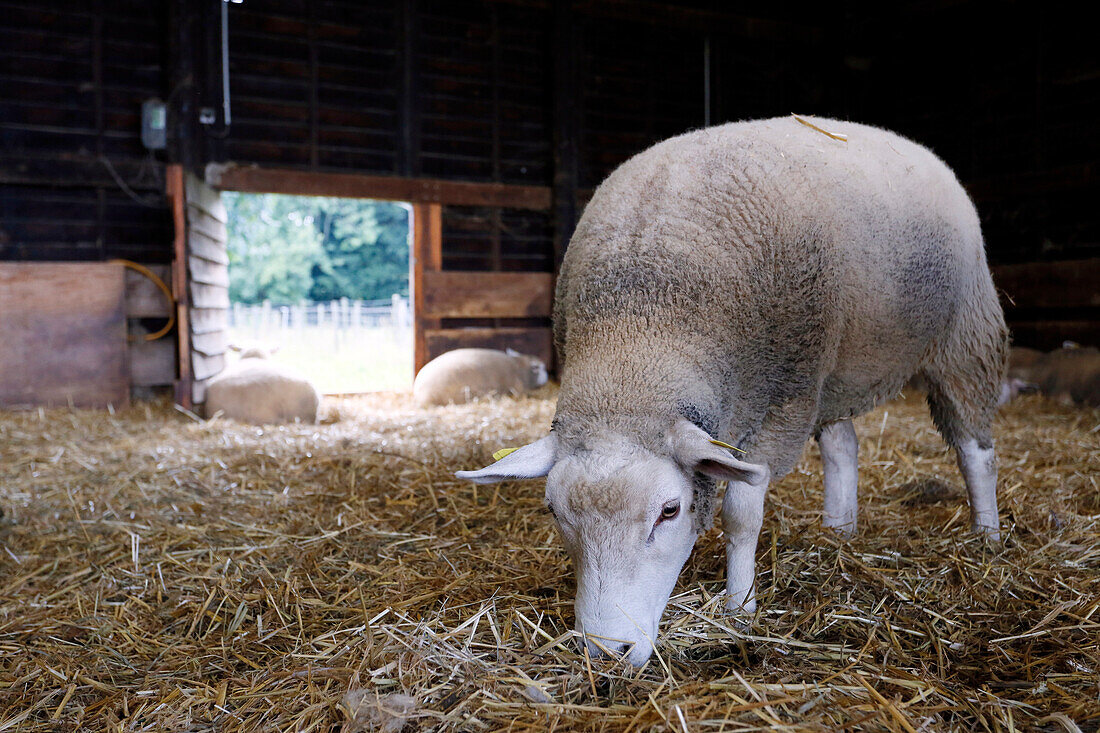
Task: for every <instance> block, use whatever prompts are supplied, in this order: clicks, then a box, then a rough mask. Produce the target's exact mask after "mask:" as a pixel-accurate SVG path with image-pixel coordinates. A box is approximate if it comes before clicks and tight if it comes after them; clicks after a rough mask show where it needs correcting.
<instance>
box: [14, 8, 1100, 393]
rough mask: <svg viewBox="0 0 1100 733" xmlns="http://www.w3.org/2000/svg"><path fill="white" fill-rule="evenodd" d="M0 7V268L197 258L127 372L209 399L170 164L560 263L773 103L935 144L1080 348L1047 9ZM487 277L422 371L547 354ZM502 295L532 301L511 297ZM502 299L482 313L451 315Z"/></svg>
mask: <svg viewBox="0 0 1100 733" xmlns="http://www.w3.org/2000/svg"><path fill="white" fill-rule="evenodd" d="M223 6H224V7H223ZM3 10H4V17H3V19H2V20H0V22H2V23H3V29H2V31H0V32H2V33H3V42H2V43H0V54H2V56H0V58H3V67H2V69H0V84H2V85H3V94H2V95H0V98H2V100H3V101H2V104H3V112H2V114H0V135H2V138H0V139H2V147H0V186H2V196H0V202H2V203H0V205H2V207H3V208H2V210H0V260H5V261H9V262H39V261H79V262H95V261H104V260H110V259H113V258H125V259H128V260H133V261H137V262H139V263H143V264H147V265H157V264H160V265H168V264H170V263H172V262H173V260H177V261H178V262H179V263H181V264H182V262H183V260H182V257H183V256H189V257H194V258H195V259H196V260H200V261H196V262H194V263H193V266H192V267H190V268H183V267H179V268H177V269H178V270H187V272H180V273H177V282H176V288H177V291H178V295H177V299H178V301H179V303H180V304H182V305H183V306H185V307H186V306H190V307H193V308H195V309H197V311H198V312H197V313H196V314H195V315H197V316H199V318H198V321H199V322H197V323H196V322H195V321H196V319H194V318H192V319H191V323H190V328H191V330H192V334H191V336H190V339H189V338H188V337H187V334H186V332H184V338H182V339H181V340H180V347H181V352H185V353H183V354H182V355H181V356H180V358H179V360H178V364H177V365H176V367H175V372H174V373H171V374H169V373H168V366H169V365H168V364H167V362H168V361H169V360H168V359H167V358H166V357H165V355H164V354H161V355H160V359H159V361H158V362H157V364H158V365H160V366H159V367H158V368H159V369H160V371H159V372H158V373H156V374H153V375H147V374H145V373H144V372H142V376H143V378H144V379H145V380H146V382H148V381H149V380H150V379H152V380H157V379H159V380H160V383H169V382H171V381H174V380H181V381H183V382H185V383H186V381H187V380H188V379H189V378H195V379H197V380H198V381H199V382H200V384H201V381H202V379H203V378H205V377H206V376H209V374H210V373H212V372H214V371H216V370H217V369H219V368H220V366H221V362H220V361H219V359H220V354H221V352H222V351H223V350H224V346H223V344H221V343H220V341H219V340H218V339H217V338H212V337H211V332H210V331H209V329H214V330H215V331H216V329H217V328H218V324H219V323H220V321H219V320H218V318H217V310H218V309H219V308H220V307H221V306H222V303H223V301H224V282H223V280H224V273H222V272H219V270H221V269H222V268H221V267H220V266H219V263H218V260H219V257H218V256H217V254H216V253H210V252H207V256H209V257H213V260H206V259H203V256H202V255H201V253H202V252H206V249H204V248H203V245H204V244H205V245H208V247H207V249H209V247H213V248H214V249H217V247H218V246H219V244H220V243H219V242H217V241H216V240H217V236H218V232H219V231H223V230H224V226H221V225H220V224H221V223H219V222H216V221H214V222H207V223H210V224H213V226H212V227H206V229H207V230H210V229H212V230H213V237H214V240H215V241H209V240H210V237H206V238H205V239H203V235H202V233H201V232H202V231H204V227H203V224H202V223H201V222H198V223H196V224H195V226H194V227H193V229H195V230H199V231H200V234H198V235H195V236H194V237H190V236H189V237H185V238H184V239H186V240H196V239H200V240H202V241H201V243H197V244H192V243H190V242H189V241H188V242H184V243H182V244H181V248H180V250H179V251H177V249H176V247H174V245H173V241H174V227H175V225H174V221H173V210H172V204H171V202H170V199H169V197H168V195H167V193H166V192H167V188H168V187H169V185H170V184H169V178H171V176H170V175H169V173H168V170H169V166H170V165H173V164H178V165H180V166H181V167H182V170H183V171H185V172H186V173H187V174H188V176H189V180H190V181H192V182H193V183H195V184H198V183H204V184H207V185H212V186H214V187H215V189H218V188H220V189H227V190H243V191H277V192H284V193H319V194H328V195H336V194H339V195H355V196H373V197H379V198H397V199H403V200H409V201H413V202H414V203H418V204H424V205H425V206H426V207H427V206H433V205H436V204H438V205H440V206H438V207H436V208H437V211H436V215H437V216H438V218H439V219H440V221H439V224H438V232H436V231H435V229H434V228H432V227H429V228H428V229H427V230H425V231H424V232H423V235H424V236H423V239H424V241H423V242H422V243H421V245H419V246H424V247H427V248H428V249H429V250H431V251H428V250H425V251H426V252H428V253H427V254H426V255H425V256H424V257H422V258H420V259H421V261H422V262H423V263H424V264H426V265H427V269H428V270H429V271H430V270H432V269H436V268H438V269H441V270H442V271H443V272H444V273H446V272H455V271H468V272H474V271H476V272H478V273H552V272H553V271H554V264H555V262H556V261H557V260H558V259H560V257H561V253H562V251H563V248H564V247H565V245H566V243H567V241H568V237H569V233H570V232H571V230H572V227H573V224H574V222H575V221H576V218H577V216H578V215H579V212H580V211H582V210H583V206H584V203H585V201H586V200H587V197H588V196H589V195H590V194H591V191H592V189H593V188H594V187H595V186H596V185H597V184H598V183H599V182H600V181H601V180H602V178H603V177H604V176H606V175H607V174H608V173H609V172H610V171H611V170H612V169H614V168H615V166H617V165H618V164H619V163H621V162H622V161H623V160H625V159H626V158H627V157H629V156H630V155H632V154H634V153H636V152H638V151H640V150H642V149H644V148H646V147H647V146H648V145H650V144H651V143H653V142H655V141H657V140H661V139H663V138H665V137H669V136H671V135H674V134H677V133H680V132H683V131H686V130H690V129H693V128H698V127H701V126H704V125H707V124H719V123H722V122H725V121H730V120H741V119H751V118H758V117H766V116H775V115H785V114H790V113H799V114H809V113H812V114H815V115H819V116H833V117H838V118H842V119H852V120H857V121H862V122H867V123H871V124H875V125H878V126H882V127H886V128H889V129H893V130H896V131H898V132H900V133H902V134H904V135H906V136H909V137H911V138H913V139H915V140H917V141H919V142H921V143H924V144H926V145H928V146H930V147H931V148H932V149H933V150H934V151H935V152H936V153H937V154H939V155H940V156H941V157H942V158H943V159H944V160H946V161H947V162H948V164H949V165H950V166H952V167H953V168H954V169H955V171H956V172H957V173H958V175H959V177H960V179H961V180H962V181H963V182H964V183H965V185H966V187H967V188H968V190H969V191H970V193H971V195H972V197H973V198H974V200H975V202H976V204H977V206H978V210H979V212H980V214H981V216H982V221H983V227H984V232H985V236H986V242H987V248H988V256H989V259H990V261H991V263H992V264H993V265H994V266H995V268H996V270H995V274H996V279H997V281H998V284H999V286H1000V287H1001V288H1002V289H1003V291H1004V292H1005V295H1006V298H1005V304H1006V307H1007V309H1008V317H1009V320H1010V322H1011V324H1012V326H1013V329H1014V333H1015V340H1016V342H1017V343H1018V344H1021V345H1027V346H1035V347H1040V348H1052V347H1054V346H1057V345H1058V344H1060V343H1061V342H1062V341H1063V340H1074V341H1078V342H1081V343H1086V344H1093V343H1097V342H1098V341H1100V321H1098V314H1097V308H1098V305H1100V304H1098V303H1097V300H1096V282H1097V277H1098V269H1097V261H1098V260H1097V257H1098V256H1100V255H1098V250H1097V247H1098V246H1100V245H1098V244H1097V243H1098V242H1100V235H1098V231H1097V230H1098V227H1100V222H1098V220H1097V214H1096V211H1097V209H1096V207H1095V206H1094V205H1092V204H1093V203H1094V200H1095V197H1096V193H1097V185H1096V175H1097V174H1096V167H1097V160H1098V157H1100V152H1098V150H1100V149H1098V146H1100V142H1098V139H1097V136H1096V135H1095V128H1096V126H1095V120H1096V114H1097V110H1096V104H1097V99H1098V96H1100V95H1098V94H1097V85H1098V84H1100V61H1098V58H1097V54H1096V53H1095V48H1094V47H1093V44H1092V42H1091V40H1090V35H1089V34H1090V31H1089V30H1088V29H1087V27H1086V26H1085V25H1084V24H1082V23H1081V22H1079V20H1078V19H1077V18H1075V17H1074V16H1073V15H1072V14H1069V13H1065V12H1062V11H1060V10H1056V9H1054V8H1044V7H1039V8H1035V7H1032V6H1025V5H1024V4H1021V3H1007V4H1003V3H983V2H932V3H928V2H908V3H900V4H891V5H889V6H887V5H882V4H867V5H866V6H862V5H860V4H841V5H840V6H827V7H826V6H824V5H819V4H800V3H792V4H781V5H772V4H768V3H759V4H726V3H714V2H682V3H669V2H641V3H637V2H620V1H617V0H592V1H591V2H571V3H569V2H562V3H547V2H524V1H522V0H516V1H515V2H511V1H508V2H505V1H501V2H433V1H431V0H416V1H413V0H410V1H409V2H388V3H386V2H372V3H358V2H346V3H344V2H336V1H332V2H294V1H293V0H286V1H280V2H275V1H270V2H269V1H267V0H248V1H247V2H244V3H241V4H226V3H220V2H216V1H215V0H207V1H205V2H201V1H199V0H188V1H183V0H180V1H175V2H161V3H146V2H124V1H122V0H100V1H99V2H96V3H92V4H88V3H66V2H60V1H54V2H49V3H26V2H18V1H11V2H7V1H6V2H5V3H4V5H3ZM223 10H225V11H226V15H225V18H226V26H227V36H226V39H225V40H226V44H225V47H226V51H227V59H228V67H227V68H224V69H223V64H222V50H223V45H222V30H223V28H222V18H223V15H222V12H223ZM223 71H224V72H226V73H225V74H224V76H223ZM224 80H228V90H226V89H225V88H224V87H225V84H224ZM226 91H227V94H223V92H226ZM153 98H156V99H160V100H163V101H165V102H166V103H167V108H168V116H167V133H168V134H167V148H166V149H164V150H158V151H155V152H153V151H149V150H147V149H146V148H145V147H143V145H142V140H141V111H142V103H143V102H144V101H145V100H147V99H153ZM331 174H340V175H331ZM215 198H216V197H215ZM190 201H191V203H192V204H193V205H194V204H195V201H197V199H196V198H195V197H191V199H190ZM191 210H192V211H195V210H196V209H195V207H194V206H192V209H191ZM422 213H423V214H424V215H423V216H422V217H421V218H422V219H423V220H424V222H423V223H424V224H425V226H427V221H428V220H430V219H431V216H432V214H431V212H430V210H429V209H428V208H424V209H423V211H422ZM208 215H209V213H208ZM214 218H215V219H216V218H217V217H216V213H215V215H214ZM179 228H181V229H182V228H183V227H179ZM188 231H190V230H188ZM223 236H224V235H223ZM433 237H435V238H437V239H438V241H434V242H433V241H431V240H432V239H433ZM432 248H434V249H432ZM436 251H437V252H436ZM432 252H436V253H435V254H432ZM435 258H438V261H437V262H435V261H434V260H435ZM485 278H486V276H485V275H478V276H470V277H468V278H463V279H461V280H457V281H456V280H455V279H454V278H452V279H446V276H438V275H435V274H433V273H431V272H429V273H428V275H427V282H424V283H421V284H420V285H421V287H420V290H421V291H422V292H421V297H425V298H427V299H428V301H429V303H427V304H426V303H425V302H423V301H418V306H419V313H418V316H419V326H420V328H419V331H418V335H419V338H418V344H419V348H420V353H419V355H418V366H419V364H422V363H423V362H424V361H426V359H427V358H429V357H430V356H434V355H436V354H438V353H439V352H440V351H441V350H444V349H446V348H450V347H453V346H454V345H461V344H464V343H487V344H497V345H499V344H511V345H516V346H520V347H524V348H526V349H527V350H529V351H533V352H535V353H540V354H543V355H544V356H546V357H549V356H550V355H549V351H550V347H549V337H548V332H547V330H546V327H547V325H548V320H547V315H548V313H549V306H548V299H549V290H548V288H549V287H550V281H549V280H547V279H529V278H525V277H523V276H515V275H513V276H511V278H510V279H509V277H508V276H501V275H497V276H489V279H485ZM139 279H140V278H139ZM454 282H465V283H468V286H467V288H468V290H467V292H466V297H465V298H463V297H462V294H453V293H452V289H451V288H449V287H444V286H443V284H442V283H445V284H447V285H448V286H449V285H451V284H453V283H454ZM437 283H441V284H439V285H437ZM188 284H189V285H190V288H189V289H188V288H185V287H184V286H185V285H188ZM517 288H518V289H520V290H523V291H524V292H525V293H534V295H532V296H529V297H528V299H526V300H524V299H523V298H521V299H520V300H519V301H517V300H516V296H515V294H514V292H513V291H515V290H516V289H517ZM188 290H190V291H189V292H188ZM198 290H201V291H202V292H201V293H200V292H197V291H198ZM495 290H499V291H500V292H501V297H500V299H499V302H496V303H493V301H494V300H495V299H494V298H480V299H479V300H478V302H471V293H474V294H480V293H484V292H493V291H495ZM441 292H447V293H451V296H450V297H444V298H442V300H440V299H438V298H434V297H433V296H435V295H437V294H439V293H441ZM509 292H513V294H512V295H511V296H509V295H508V293H509ZM154 296H155V294H154ZM148 300H154V301H155V297H150V298H149V299H148ZM486 301H489V303H486ZM162 307H163V306H162ZM153 313H156V306H155V304H154V306H153ZM131 315H134V313H133V312H132V310H131ZM181 315H183V314H181ZM204 316H207V317H206V318H204ZM479 316H484V317H480V318H479ZM186 320H187V319H186V318H181V319H180V323H181V325H187V324H186ZM461 327H465V328H464V329H463V330H461V331H459V330H456V328H461ZM204 329H205V330H204ZM425 330H427V331H430V333H428V334H427V335H424V334H423V332H424V331H425ZM183 331H186V329H183ZM161 348H162V350H163V349H166V348H167V347H161ZM192 348H193V349H194V350H195V355H193V356H192V357H191V358H190V361H191V362H193V363H192V364H188V363H187V362H188V361H189V359H188V357H187V354H186V352H189V351H190V350H191V349H192ZM143 366H144V362H142V364H139V365H136V366H135V369H136V370H137V371H139V372H141V371H142V367H143ZM146 371H148V369H147V370H146ZM182 392H187V390H186V389H183V390H182Z"/></svg>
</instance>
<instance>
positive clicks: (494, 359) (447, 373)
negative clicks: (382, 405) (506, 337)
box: [413, 349, 547, 407]
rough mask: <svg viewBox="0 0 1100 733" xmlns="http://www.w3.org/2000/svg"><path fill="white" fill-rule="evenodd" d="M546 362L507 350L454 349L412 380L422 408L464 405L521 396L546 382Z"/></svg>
mask: <svg viewBox="0 0 1100 733" xmlns="http://www.w3.org/2000/svg"><path fill="white" fill-rule="evenodd" d="M546 380H547V374H546V365H545V364H543V363H542V361H541V360H539V359H536V358H535V357H533V356H526V355H524V354H520V353H518V352H516V351H513V350H511V349H508V350H506V351H497V350H496V349H455V350H454V351H448V352H447V353H445V354H443V355H441V356H438V357H436V358H435V359H432V360H431V361H429V362H428V363H427V364H425V365H424V367H423V368H422V369H421V370H420V373H419V374H417V375H416V380H415V381H414V382H413V399H414V400H415V401H416V404H418V405H420V406H421V407H427V406H429V405H447V404H452V403H453V404H456V405H461V404H464V403H466V402H469V401H470V400H472V399H474V398H477V397H490V396H492V395H501V394H510V395H521V394H523V393H525V392H529V391H531V390H533V389H535V388H537V387H541V386H542V385H544V384H546Z"/></svg>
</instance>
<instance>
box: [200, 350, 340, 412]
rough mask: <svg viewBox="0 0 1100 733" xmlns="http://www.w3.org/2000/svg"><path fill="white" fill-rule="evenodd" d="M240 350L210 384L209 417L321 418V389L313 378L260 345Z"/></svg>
mask: <svg viewBox="0 0 1100 733" xmlns="http://www.w3.org/2000/svg"><path fill="white" fill-rule="evenodd" d="M230 348H236V347H230ZM240 351H241V358H240V361H238V362H237V363H236V364H232V365H230V366H228V367H226V369H225V370H223V371H222V372H221V373H220V374H218V375H217V376H216V377H214V378H213V379H211V380H210V384H209V385H207V387H206V408H205V410H206V415H207V416H208V417H212V416H214V415H216V414H218V413H221V415H222V416H224V417H227V418H231V419H233V420H238V421H240V422H245V423H251V424H253V425H271V424H278V423H286V422H295V421H299V422H304V423H315V422H317V411H318V409H319V408H320V406H321V393H320V392H319V391H318V389H317V387H315V386H314V385H313V383H312V382H310V381H309V380H308V379H306V378H305V377H304V376H302V375H301V374H299V373H298V372H296V371H294V370H293V369H291V368H290V367H287V366H284V365H282V364H277V363H275V362H273V361H271V360H270V356H271V353H272V352H271V351H268V350H266V349H262V348H257V347H250V348H246V349H242V350H240Z"/></svg>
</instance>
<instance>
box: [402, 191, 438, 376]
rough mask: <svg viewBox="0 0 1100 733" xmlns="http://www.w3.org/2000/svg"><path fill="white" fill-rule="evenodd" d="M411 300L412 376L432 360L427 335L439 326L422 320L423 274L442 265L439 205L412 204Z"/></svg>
mask: <svg viewBox="0 0 1100 733" xmlns="http://www.w3.org/2000/svg"><path fill="white" fill-rule="evenodd" d="M409 266H410V267H411V268H412V273H411V275H410V278H409V279H410V280H411V285H412V300H413V375H414V376H415V375H416V374H417V373H418V372H419V371H420V369H421V367H423V366H424V365H425V364H427V363H428V361H429V360H430V359H431V357H430V356H429V353H428V342H427V338H426V333H427V331H428V330H431V329H437V328H439V326H440V321H439V319H438V318H425V317H424V313H425V310H424V305H425V294H426V289H425V278H424V273H426V272H438V271H439V270H440V269H442V266H443V208H442V206H440V205H439V204H413V247H412V256H411V257H410V258H409Z"/></svg>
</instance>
